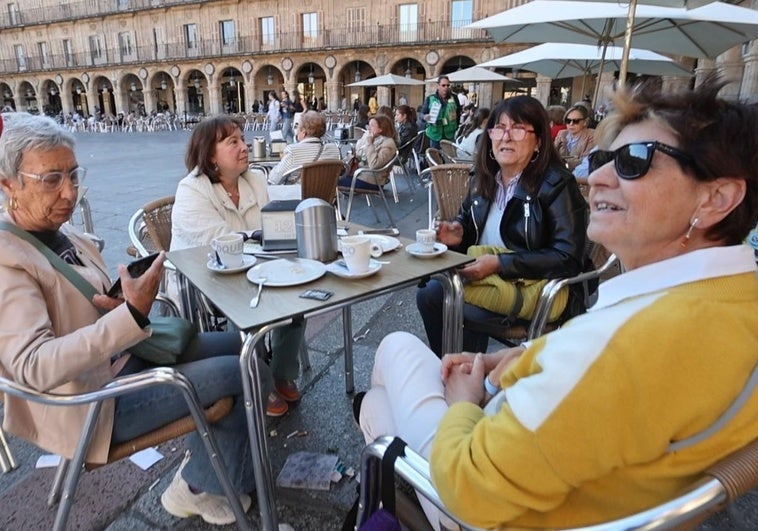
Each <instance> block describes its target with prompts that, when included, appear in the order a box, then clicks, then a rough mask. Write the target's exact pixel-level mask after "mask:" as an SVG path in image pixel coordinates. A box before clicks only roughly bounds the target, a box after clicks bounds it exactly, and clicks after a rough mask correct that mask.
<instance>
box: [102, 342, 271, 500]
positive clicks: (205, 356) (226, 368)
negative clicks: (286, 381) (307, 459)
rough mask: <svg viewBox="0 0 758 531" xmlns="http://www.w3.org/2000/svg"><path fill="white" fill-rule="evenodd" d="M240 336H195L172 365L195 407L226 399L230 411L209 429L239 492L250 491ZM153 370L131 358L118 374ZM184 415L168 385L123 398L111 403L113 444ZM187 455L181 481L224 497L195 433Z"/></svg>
mask: <svg viewBox="0 0 758 531" xmlns="http://www.w3.org/2000/svg"><path fill="white" fill-rule="evenodd" d="M240 347H241V344H240V336H239V334H238V333H234V332H209V333H201V334H198V335H197V337H196V338H195V339H194V340H193V341H192V343H190V345H189V346H188V347H187V350H186V351H185V352H184V353H183V354H182V356H181V357H180V358H179V363H178V364H177V365H175V366H174V368H175V369H176V370H178V371H179V372H181V373H182V374H184V375H185V376H186V377H187V378H188V379H189V380H190V382H192V385H193V386H194V387H195V390H196V391H197V394H198V396H199V398H200V403H201V404H202V405H203V406H204V407H205V406H209V405H210V404H212V403H213V402H215V401H216V400H218V399H219V398H223V397H225V396H231V397H232V398H233V399H234V405H233V407H232V410H231V412H230V413H229V414H228V415H226V416H225V417H223V418H222V419H221V420H219V421H218V422H216V423H215V424H213V425H212V426H211V432H212V433H213V436H214V437H215V439H216V443H217V444H218V447H219V451H220V453H221V456H222V457H223V461H224V464H225V465H226V469H227V470H228V471H229V477H230V478H231V481H232V485H233V487H234V488H235V489H236V491H237V492H239V493H247V492H252V491H253V490H255V478H254V476H253V463H252V458H251V455H250V443H249V440H248V436H247V421H246V417H245V407H244V398H243V392H242V379H241V376H240V366H239V353H240ZM263 365H265V364H261V369H262V370H261V376H262V378H263V380H264V381H263V388H264V395H263V396H264V397H266V396H268V393H269V391H270V390H271V389H273V386H272V385H271V377H270V374H269V372H268V370H267V369H264V368H263ZM152 367H154V366H153V365H152V364H151V363H149V362H146V361H144V360H142V359H140V358H138V357H136V356H132V357H131V358H130V359H129V361H128V362H127V363H126V365H125V366H124V368H123V369H122V370H121V372H120V373H119V376H123V375H125V374H134V373H137V372H140V371H143V370H145V369H150V368H152ZM188 414H189V410H188V408H187V404H186V402H185V400H184V396H183V395H182V393H181V391H179V390H178V389H177V388H175V387H171V386H167V385H166V386H156V387H151V388H148V389H145V390H143V391H139V392H135V393H130V394H127V395H123V396H121V397H119V398H117V399H116V403H115V412H114V419H113V438H112V443H119V442H124V441H128V440H129V439H133V438H135V437H137V436H139V435H142V434H144V433H147V432H150V431H152V430H155V429H157V428H160V427H161V426H163V425H165V424H168V423H169V422H172V421H174V420H177V419H179V418H182V417H185V416H187V415H188ZM187 446H188V448H189V450H190V452H191V454H192V457H191V458H190V460H189V462H188V463H187V466H186V467H184V471H183V474H182V477H183V478H184V480H185V481H186V482H187V483H189V484H190V485H192V486H193V487H194V488H196V489H198V490H200V491H203V492H209V493H212V494H223V490H222V488H221V484H220V483H219V482H218V479H217V478H216V474H215V473H214V471H213V466H212V465H211V463H210V461H209V460H208V455H207V453H206V451H205V448H204V445H203V442H202V440H201V439H200V437H199V436H198V434H197V432H194V431H193V432H192V433H191V434H190V435H189V436H188V438H187Z"/></svg>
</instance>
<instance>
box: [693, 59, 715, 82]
mask: <svg viewBox="0 0 758 531" xmlns="http://www.w3.org/2000/svg"><path fill="white" fill-rule="evenodd" d="M715 71H716V62H715V61H714V60H713V59H698V60H697V67H696V68H695V86H696V87H698V86H700V85H702V84H703V80H704V79H705V78H706V77H708V76H709V75H710V74H712V73H713V72H715Z"/></svg>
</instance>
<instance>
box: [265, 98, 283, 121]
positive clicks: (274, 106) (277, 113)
mask: <svg viewBox="0 0 758 531" xmlns="http://www.w3.org/2000/svg"><path fill="white" fill-rule="evenodd" d="M266 116H268V130H269V131H276V130H277V129H279V120H280V119H281V116H282V111H281V105H280V103H279V98H277V97H276V92H274V91H273V90H272V91H271V92H269V93H268V111H266Z"/></svg>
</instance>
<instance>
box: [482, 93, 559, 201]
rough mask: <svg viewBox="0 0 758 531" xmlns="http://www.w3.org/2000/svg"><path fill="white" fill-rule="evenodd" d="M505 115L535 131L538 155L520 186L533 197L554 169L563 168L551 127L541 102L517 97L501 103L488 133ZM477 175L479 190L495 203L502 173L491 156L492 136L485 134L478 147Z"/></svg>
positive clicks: (496, 109) (488, 124) (493, 110)
mask: <svg viewBox="0 0 758 531" xmlns="http://www.w3.org/2000/svg"><path fill="white" fill-rule="evenodd" d="M503 114H506V115H508V117H509V118H510V119H511V120H513V121H514V122H516V123H519V124H525V125H529V126H531V127H532V128H533V129H534V135H535V138H537V140H538V145H539V153H537V156H536V157H535V158H534V160H532V161H531V162H530V163H529V164H528V165H527V166H526V168H524V171H523V172H522V173H521V178H520V180H519V182H520V183H521V185H522V186H523V187H524V189H525V190H526V191H527V192H529V193H531V194H535V193H537V190H539V187H540V184H541V183H542V178H543V176H544V175H545V172H546V171H547V169H548V167H549V166H551V165H554V164H555V165H558V166H561V165H562V164H563V163H562V161H561V159H560V157H559V156H558V152H557V151H556V150H555V146H554V145H553V139H552V138H551V136H550V124H549V122H548V118H547V112H546V111H545V107H543V106H542V104H541V103H540V102H539V100H537V99H535V98H532V97H531V96H514V97H512V98H508V99H505V100H503V101H501V102H500V103H498V104H497V105H496V106H495V108H494V109H492V112H491V113H490V118H489V120H488V121H487V129H492V128H493V127H495V124H497V123H498V122H499V121H500V116H502V115H503ZM474 171H475V173H476V179H475V186H476V190H477V191H478V192H479V193H480V194H481V195H482V196H483V197H484V198H485V199H488V200H490V201H492V200H494V199H495V190H496V189H497V183H496V182H495V175H497V172H498V171H500V165H499V164H498V162H497V160H495V158H494V157H493V156H492V139H491V138H490V135H488V134H486V133H482V135H481V138H480V140H479V147H478V149H477V151H476V157H475V159H474Z"/></svg>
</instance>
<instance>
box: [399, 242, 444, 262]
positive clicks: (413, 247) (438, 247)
mask: <svg viewBox="0 0 758 531" xmlns="http://www.w3.org/2000/svg"><path fill="white" fill-rule="evenodd" d="M405 250H406V251H408V252H409V253H410V254H411V256H415V257H416V258H434V257H435V256H439V255H441V254H442V253H444V252H445V251H447V245H445V244H444V243H440V242H437V243H435V244H434V250H433V251H422V250H421V245H419V244H418V243H412V244H410V245H409V246H407V247H406V248H405Z"/></svg>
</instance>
